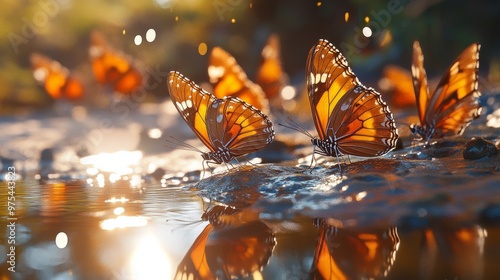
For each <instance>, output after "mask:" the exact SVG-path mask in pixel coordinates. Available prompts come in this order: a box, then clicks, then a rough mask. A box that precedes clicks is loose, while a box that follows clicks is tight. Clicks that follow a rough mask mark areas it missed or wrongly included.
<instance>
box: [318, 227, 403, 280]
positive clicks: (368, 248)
mask: <svg viewBox="0 0 500 280" xmlns="http://www.w3.org/2000/svg"><path fill="white" fill-rule="evenodd" d="M319 223H320V225H318V226H320V236H319V240H318V243H317V245H316V251H315V254H314V260H313V265H312V269H311V274H312V275H311V276H312V277H311V278H312V279H376V278H381V277H383V276H384V275H385V274H386V273H387V272H388V271H389V270H390V269H391V267H392V265H393V263H394V260H395V258H396V252H397V250H398V247H399V235H398V232H397V229H396V228H389V229H381V230H373V231H364V230H363V231H361V230H354V229H353V230H350V229H342V228H337V227H334V226H331V225H327V224H324V220H322V219H320V221H319Z"/></svg>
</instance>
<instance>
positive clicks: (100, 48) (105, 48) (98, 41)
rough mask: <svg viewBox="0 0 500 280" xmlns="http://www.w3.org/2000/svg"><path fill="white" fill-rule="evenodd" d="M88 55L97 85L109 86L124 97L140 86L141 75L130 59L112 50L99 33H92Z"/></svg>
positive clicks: (141, 81)
mask: <svg viewBox="0 0 500 280" xmlns="http://www.w3.org/2000/svg"><path fill="white" fill-rule="evenodd" d="M89 54H90V59H91V61H92V70H93V71H94V75H95V77H96V79H97V81H98V82H99V83H101V84H110V85H111V86H112V87H113V89H114V90H115V91H116V92H119V93H121V94H124V95H128V94H131V93H132V91H134V90H135V89H137V88H138V87H140V86H142V84H143V80H144V77H143V74H142V73H141V71H139V69H137V68H136V67H135V66H134V65H133V62H132V59H131V58H130V57H128V56H127V55H125V54H124V53H122V52H120V51H117V50H114V49H112V48H111V47H110V46H109V45H108V44H107V43H106V41H105V39H104V36H103V35H102V34H101V33H99V32H93V33H92V35H91V43H90V48H89Z"/></svg>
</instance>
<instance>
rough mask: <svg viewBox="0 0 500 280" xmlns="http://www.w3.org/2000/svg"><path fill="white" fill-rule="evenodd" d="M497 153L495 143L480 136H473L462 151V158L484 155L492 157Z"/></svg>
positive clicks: (472, 158)
mask: <svg viewBox="0 0 500 280" xmlns="http://www.w3.org/2000/svg"><path fill="white" fill-rule="evenodd" d="M497 153H498V150H497V148H496V147H495V145H494V144H493V143H491V142H489V141H487V140H484V139H483V138H481V137H473V138H472V139H471V140H470V141H469V142H467V144H465V149H464V152H463V155H464V159H468V160H476V159H480V158H484V157H493V156H495V155H496V154H497Z"/></svg>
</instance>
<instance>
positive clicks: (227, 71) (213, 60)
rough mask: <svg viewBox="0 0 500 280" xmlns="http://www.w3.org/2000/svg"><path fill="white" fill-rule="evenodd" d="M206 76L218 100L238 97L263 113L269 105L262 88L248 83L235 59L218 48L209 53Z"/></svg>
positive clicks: (266, 111) (267, 109) (267, 110)
mask: <svg viewBox="0 0 500 280" xmlns="http://www.w3.org/2000/svg"><path fill="white" fill-rule="evenodd" d="M208 76H209V78H210V83H212V84H213V85H214V90H213V94H214V95H215V96H216V97H218V98H223V97H225V96H234V97H238V98H240V99H241V100H243V101H245V102H246V103H248V104H250V105H252V106H254V107H255V108H257V109H259V110H260V111H262V112H264V113H266V114H267V113H269V104H268V101H267V99H266V95H265V93H264V91H263V90H262V88H261V87H260V86H259V85H257V84H255V83H254V82H252V81H250V80H249V79H248V77H247V75H246V74H245V72H244V71H243V69H242V68H241V67H240V66H239V65H238V63H237V62H236V59H235V58H234V57H233V56H232V55H230V54H229V53H228V52H226V51H225V50H223V49H222V48H220V47H214V48H213V49H212V51H211V52H210V58H209V66H208Z"/></svg>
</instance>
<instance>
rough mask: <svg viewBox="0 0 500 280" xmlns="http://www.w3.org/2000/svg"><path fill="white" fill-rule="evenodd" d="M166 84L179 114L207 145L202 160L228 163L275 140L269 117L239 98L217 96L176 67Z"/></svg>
mask: <svg viewBox="0 0 500 280" xmlns="http://www.w3.org/2000/svg"><path fill="white" fill-rule="evenodd" d="M167 86H168V91H169V93H170V98H171V100H172V102H173V103H174V105H175V107H176V108H177V110H178V111H179V113H180V115H181V116H182V118H183V119H184V120H185V121H186V123H187V124H188V125H189V127H191V129H192V130H193V131H194V133H195V134H196V135H197V136H198V138H200V140H201V141H202V142H203V144H205V146H207V148H209V149H210V151H209V152H202V158H203V159H204V160H206V161H211V162H215V163H217V164H220V163H223V162H225V163H227V162H229V161H231V160H232V159H233V158H235V157H238V156H242V155H246V154H249V153H252V152H255V151H258V150H260V149H262V148H264V147H265V146H266V145H267V144H269V143H271V142H272V141H273V140H274V129H273V125H272V123H271V121H270V120H269V118H268V117H267V116H266V115H264V114H263V113H262V112H260V111H259V110H258V109H256V108H255V107H253V106H251V105H249V104H248V103H246V102H244V101H242V100H241V99H239V98H237V97H227V96H226V97H224V98H222V99H219V98H217V97H215V96H214V95H212V94H210V93H209V92H207V91H205V90H204V89H202V88H201V87H200V86H198V85H197V84H195V83H194V82H192V81H190V80H189V79H188V78H186V77H185V76H183V75H182V74H181V73H179V72H175V71H172V72H170V73H169V76H168V82H167Z"/></svg>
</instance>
